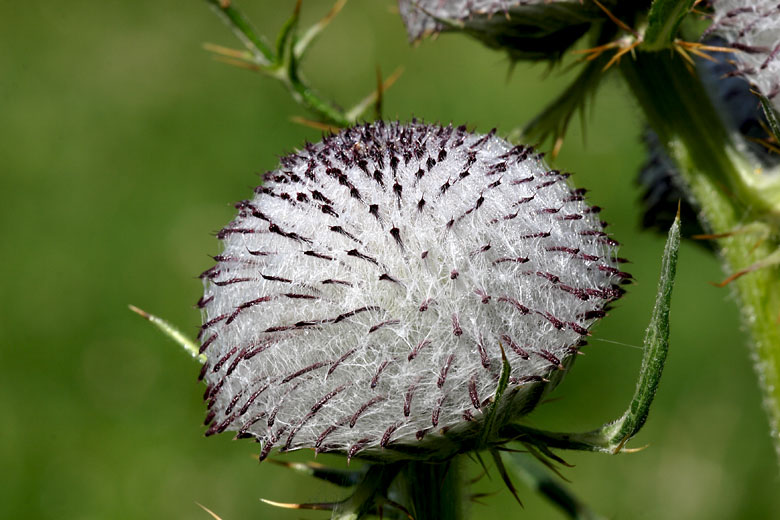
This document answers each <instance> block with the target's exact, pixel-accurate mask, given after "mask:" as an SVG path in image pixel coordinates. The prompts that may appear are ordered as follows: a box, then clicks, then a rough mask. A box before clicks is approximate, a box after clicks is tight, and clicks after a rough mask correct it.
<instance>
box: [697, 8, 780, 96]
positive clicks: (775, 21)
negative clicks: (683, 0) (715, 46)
mask: <svg viewBox="0 0 780 520" xmlns="http://www.w3.org/2000/svg"><path fill="white" fill-rule="evenodd" d="M712 6H713V8H714V10H715V17H714V20H713V23H712V25H711V26H710V28H709V29H708V30H707V32H708V33H714V34H717V35H719V36H722V37H723V38H724V39H726V41H727V42H728V44H729V45H730V46H731V47H733V48H734V49H737V50H739V51H741V52H739V53H737V54H736V59H737V61H738V62H739V65H740V67H739V74H741V75H743V76H744V77H745V78H746V79H747V80H748V81H750V82H751V83H753V84H754V85H755V86H756V88H757V89H758V90H759V91H760V92H761V93H762V94H763V95H765V96H766V97H768V98H769V99H772V100H773V103H774V106H775V109H776V110H780V96H778V93H780V5H778V3H777V2H776V1H774V0H713V1H712Z"/></svg>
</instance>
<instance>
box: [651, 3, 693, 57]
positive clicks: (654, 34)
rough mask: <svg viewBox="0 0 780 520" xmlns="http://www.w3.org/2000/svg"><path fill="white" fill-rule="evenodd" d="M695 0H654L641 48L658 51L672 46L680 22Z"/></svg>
mask: <svg viewBox="0 0 780 520" xmlns="http://www.w3.org/2000/svg"><path fill="white" fill-rule="evenodd" d="M695 3H696V1H695V0H654V1H653V5H652V6H651V7H650V13H649V14H648V16H647V30H646V31H645V36H644V42H643V43H642V48H643V49H644V50H646V51H659V50H662V49H667V48H669V47H671V46H672V44H673V43H674V40H675V38H677V32H678V30H679V28H680V24H681V23H682V21H683V19H684V18H685V17H686V16H687V15H688V14H689V13H690V12H691V9H692V8H693V5H694V4H695Z"/></svg>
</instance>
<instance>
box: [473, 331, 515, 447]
mask: <svg viewBox="0 0 780 520" xmlns="http://www.w3.org/2000/svg"><path fill="white" fill-rule="evenodd" d="M498 346H499V348H501V376H500V377H499V379H498V387H497V388H496V393H495V394H494V395H493V403H492V404H491V405H490V409H489V410H488V413H487V416H485V421H484V423H483V424H482V435H481V438H480V441H479V445H480V447H482V446H485V445H486V444H487V441H488V439H489V438H490V436H491V435H492V434H493V428H494V427H495V424H496V416H497V415H498V405H499V402H500V401H501V396H502V395H504V390H506V387H507V386H508V385H509V374H511V373H512V367H511V366H510V364H509V360H508V359H507V358H506V352H504V346H503V345H501V343H499V344H498Z"/></svg>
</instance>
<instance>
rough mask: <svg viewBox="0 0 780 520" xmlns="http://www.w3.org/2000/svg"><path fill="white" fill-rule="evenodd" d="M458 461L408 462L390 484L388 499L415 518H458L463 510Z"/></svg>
mask: <svg viewBox="0 0 780 520" xmlns="http://www.w3.org/2000/svg"><path fill="white" fill-rule="evenodd" d="M460 464H461V461H460V460H459V457H454V458H453V459H451V460H450V461H448V462H445V463H440V464H429V463H426V462H409V463H408V464H406V465H405V466H404V468H403V469H402V470H401V472H400V474H399V475H398V478H397V479H396V480H395V482H394V483H393V488H391V493H390V498H392V499H393V500H395V501H396V502H399V503H400V504H402V505H403V506H404V507H406V508H407V509H408V511H409V514H410V515H411V516H412V517H413V518H414V519H415V520H439V519H440V520H461V519H462V518H464V517H465V511H464V503H463V488H464V483H463V482H462V480H461V475H460V468H459V466H460Z"/></svg>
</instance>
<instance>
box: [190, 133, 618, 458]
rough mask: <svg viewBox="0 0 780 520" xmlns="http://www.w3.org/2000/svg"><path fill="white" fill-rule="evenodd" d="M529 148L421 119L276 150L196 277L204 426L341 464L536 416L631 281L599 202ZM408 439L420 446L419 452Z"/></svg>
mask: <svg viewBox="0 0 780 520" xmlns="http://www.w3.org/2000/svg"><path fill="white" fill-rule="evenodd" d="M567 177H568V174H565V173H561V172H559V171H556V170H551V169H549V168H548V167H547V166H546V165H545V164H544V162H543V161H542V158H541V155H539V154H537V153H536V152H534V150H533V149H532V148H530V147H526V146H512V145H510V144H509V143H507V142H506V141H504V140H502V139H499V138H497V137H495V136H494V135H493V133H490V134H487V135H479V134H473V133H469V132H468V131H466V129H465V128H464V127H459V128H453V127H451V126H447V127H442V126H436V125H425V124H420V123H412V124H399V123H381V122H380V123H376V124H371V125H364V126H359V127H355V128H350V129H347V130H344V131H343V132H341V133H339V134H337V135H333V136H330V137H327V138H325V139H324V140H323V141H322V142H320V143H317V144H308V145H307V146H306V147H304V149H303V150H301V151H300V152H298V153H296V154H293V155H289V156H287V157H284V158H282V159H281V162H280V165H279V168H278V169H277V170H274V171H272V172H268V173H267V174H266V175H265V178H264V183H263V185H262V186H260V187H258V188H257V189H256V190H255V195H254V197H253V198H252V199H251V200H245V201H242V202H240V203H238V204H237V208H238V215H237V217H236V218H235V219H234V220H233V222H231V223H230V224H229V225H228V226H227V227H225V228H224V229H222V230H221V231H220V232H219V238H220V239H221V240H222V241H223V252H222V253H221V254H220V255H218V256H217V257H216V260H217V264H216V265H215V266H214V267H213V268H211V269H209V270H208V271H206V272H205V273H204V274H203V279H204V284H205V293H204V296H203V298H202V299H201V300H200V302H199V306H200V307H201V308H202V309H203V315H204V324H203V326H202V330H201V335H200V340H201V347H200V349H201V352H202V353H205V354H206V356H207V357H208V362H207V363H206V364H205V365H204V368H203V372H202V376H203V377H204V378H205V380H206V382H207V383H208V388H207V390H206V394H205V398H206V400H207V401H208V407H209V414H208V418H207V421H206V422H207V424H208V425H209V429H208V432H207V433H208V434H211V433H218V432H222V431H225V430H233V431H237V432H238V435H239V436H240V437H254V438H256V439H258V440H259V441H262V442H263V449H262V456H263V457H264V456H266V455H267V454H268V453H269V452H270V451H271V450H272V449H273V448H279V449H281V450H292V449H300V448H311V449H314V450H317V451H338V452H341V453H346V454H348V455H349V456H353V455H357V454H361V455H365V456H370V457H375V458H388V459H389V458H393V457H394V458H414V457H416V456H418V455H417V454H418V453H422V452H424V453H425V454H426V455H425V456H426V457H427V458H436V457H442V458H443V457H447V456H451V455H453V454H455V453H458V452H459V451H465V450H467V449H472V448H473V447H474V445H473V443H471V441H470V439H474V438H476V437H477V436H478V435H479V433H480V428H481V427H482V418H483V417H484V413H485V412H486V410H487V407H488V405H489V404H490V403H491V399H492V398H493V396H494V394H495V393H496V389H497V387H498V384H499V377H500V374H501V371H502V363H503V362H502V350H503V351H504V352H505V355H506V357H507V360H508V363H509V365H510V366H511V373H510V378H509V387H508V388H507V391H506V392H505V393H504V397H503V398H502V401H501V413H500V417H501V419H500V420H501V421H504V422H507V421H511V420H514V419H516V418H517V417H519V416H521V415H522V414H524V413H527V412H528V411H530V410H531V409H532V408H533V407H534V406H535V404H536V403H537V402H538V400H539V399H540V398H541V396H542V395H543V393H544V391H545V390H546V388H545V386H546V387H547V388H549V387H551V386H552V385H550V384H547V383H548V381H552V382H555V381H556V380H557V379H559V375H561V374H562V373H563V369H564V368H565V367H567V366H568V365H569V363H570V359H571V357H572V355H573V354H574V353H575V352H576V351H577V348H578V344H579V342H580V340H581V338H582V336H584V335H587V334H588V328H589V327H590V326H591V325H592V324H593V323H594V322H595V321H596V320H597V319H598V318H600V317H602V316H603V315H604V314H605V310H606V306H607V305H608V303H609V302H611V301H613V300H615V299H617V298H618V297H620V295H621V294H622V290H621V289H620V287H619V284H620V283H621V282H623V281H626V279H627V278H628V277H629V275H627V274H626V273H624V272H622V271H621V270H620V268H619V266H618V262H619V259H617V258H616V256H615V246H616V245H617V243H616V242H615V241H614V240H612V239H611V238H610V237H608V236H607V234H606V233H605V232H604V229H603V228H604V224H603V223H602V222H600V220H599V218H598V216H597V214H598V211H599V208H596V207H592V206H589V205H588V204H587V203H586V202H585V201H584V197H583V194H584V190H580V189H573V188H572V187H571V186H570V185H569V183H568V182H567V180H566V178H567ZM415 450H420V451H419V452H417V451H415Z"/></svg>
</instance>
